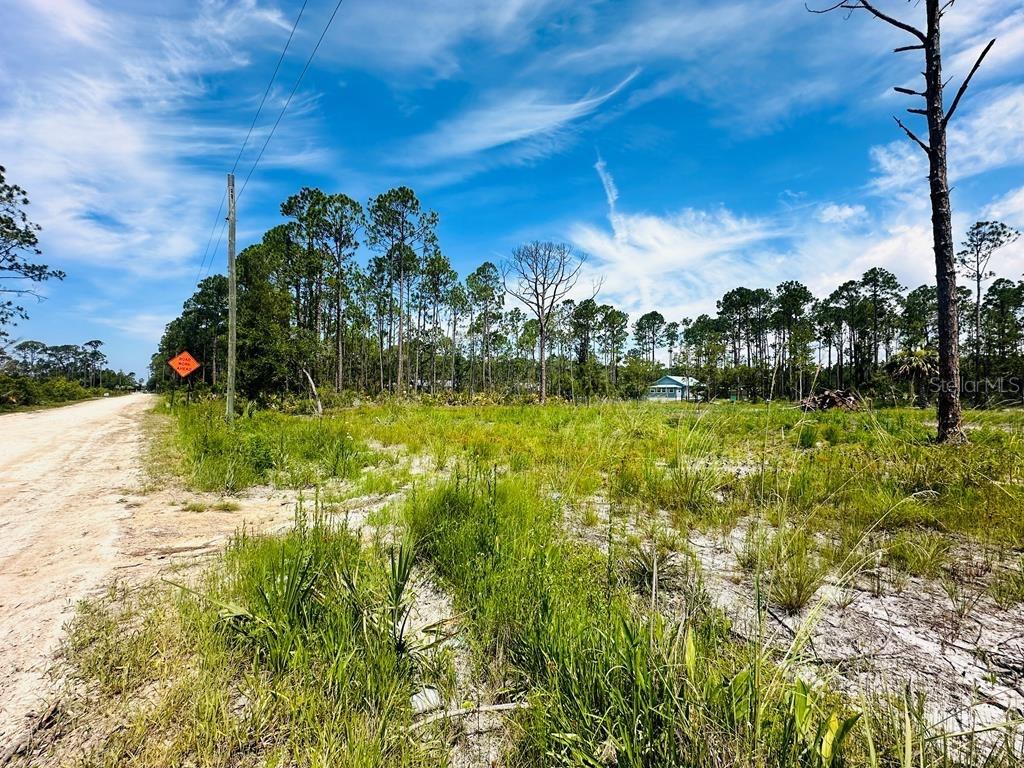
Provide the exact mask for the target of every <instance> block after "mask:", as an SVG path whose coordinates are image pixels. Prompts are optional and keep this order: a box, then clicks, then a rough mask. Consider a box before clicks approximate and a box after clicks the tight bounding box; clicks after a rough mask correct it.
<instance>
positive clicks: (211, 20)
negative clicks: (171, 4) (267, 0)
mask: <svg viewBox="0 0 1024 768" xmlns="http://www.w3.org/2000/svg"><path fill="white" fill-rule="evenodd" d="M20 1H21V2H22V3H24V4H25V5H24V9H25V11H26V14H25V15H26V18H29V19H34V22H33V23H30V24H28V25H26V26H25V27H24V28H23V29H22V35H21V39H19V40H14V39H12V40H11V41H10V42H11V43H12V45H11V46H10V47H6V51H7V53H6V54H0V61H2V63H3V65H4V66H3V69H2V70H0V90H2V91H3V92H4V93H5V94H6V95H4V96H0V156H2V157H4V158H5V164H6V165H7V166H8V170H9V172H10V175H11V178H14V179H17V181H18V183H20V184H21V185H22V186H24V187H26V188H27V189H28V190H29V191H30V193H31V195H32V199H33V206H32V216H33V218H34V219H35V220H36V221H38V222H39V223H40V224H41V225H42V226H43V233H42V239H43V246H44V250H45V252H46V255H47V258H48V259H50V260H51V261H56V262H58V263H60V264H62V265H74V264H79V265H87V266H90V267H97V268H100V269H103V270H107V271H108V273H109V272H113V273H115V274H107V275H105V277H104V279H103V281H102V283H103V284H106V283H107V282H108V281H111V280H114V281H116V280H118V279H119V278H118V276H117V275H118V274H122V275H123V274H131V275H135V276H142V277H146V278H150V279H157V278H167V277H174V276H176V275H185V274H188V273H189V272H190V271H192V270H194V268H195V266H196V262H197V261H198V254H199V253H200V252H201V251H202V248H203V245H204V243H205V238H206V235H207V231H208V230H207V228H208V227H209V221H210V219H211V218H212V216H213V212H214V210H215V209H216V205H217V200H218V199H219V197H220V190H221V187H222V186H223V181H222V171H220V170H219V169H218V170H217V171H215V172H214V171H211V170H210V165H209V164H210V160H211V158H214V157H221V158H223V161H222V162H224V163H225V165H227V164H229V163H230V160H231V159H233V157H231V153H232V151H233V149H234V148H237V146H238V145H239V144H240V142H241V133H240V131H241V130H243V129H242V126H241V124H242V122H243V121H239V120H234V119H231V120H229V118H228V117H227V116H221V115H220V114H218V112H217V111H216V110H215V109H214V110H211V107H212V106H216V105H217V103H218V100H217V99H211V96H212V94H210V93H209V91H208V88H207V84H206V82H205V80H204V78H205V77H206V76H208V75H210V74H213V73H218V72H222V71H225V70H228V69H231V68H234V67H238V66H241V65H243V64H244V63H246V57H245V56H244V55H236V56H235V57H234V58H232V57H227V56H225V55H224V53H225V51H226V50H228V49H229V48H231V49H234V50H236V51H245V50H247V49H249V48H251V47H252V46H260V45H261V44H262V41H263V40H264V39H266V38H267V36H268V35H273V34H275V33H276V34H277V35H280V34H281V28H282V24H283V20H282V18H281V16H280V13H279V12H278V11H277V10H276V9H273V8H270V7H268V6H266V5H264V4H263V3H258V2H256V1H255V0H244V1H243V2H240V3H231V4H227V3H224V2H219V1H218V2H214V1H213V0H207V1H206V2H204V3H203V4H202V5H201V7H200V9H199V13H198V15H195V16H192V17H187V16H186V17H185V18H184V19H179V20H177V21H176V23H174V25H173V27H171V26H169V25H170V24H171V21H170V20H169V18H168V17H161V18H159V19H157V20H154V19H151V18H150V17H149V16H148V15H147V14H145V13H142V14H130V13H128V12H123V13H118V12H113V11H101V10H100V9H99V7H98V6H95V5H92V4H90V3H87V2H85V0H69V2H67V3H65V2H63V1H62V2H60V3H56V2H52V0H20ZM114 29H117V30H118V34H117V36H116V37H113V36H112V32H111V30H114ZM54 31H56V32H57V33H58V34H61V35H63V36H64V37H66V38H67V39H68V42H67V43H66V44H65V45H63V46H61V48H60V49H59V50H58V51H56V52H55V55H54V56H53V57H52V58H51V59H41V58H40V57H38V56H35V55H32V53H31V52H32V51H34V50H36V49H37V46H40V45H43V44H44V41H45V40H46V39H47V38H48V36H49V35H50V34H51V33H52V32H54ZM0 47H5V46H2V45H0ZM200 100H201V101H202V106H203V109H202V110H199V111H196V107H197V105H198V104H199V102H200ZM228 103H230V102H226V101H223V100H221V104H228ZM293 106H294V107H295V109H294V110H293V111H292V112H291V113H290V115H289V117H290V126H295V125H296V122H297V121H298V122H299V123H300V124H301V121H302V119H303V117H304V115H305V114H307V112H306V110H305V109H304V106H305V105H304V104H303V100H302V99H298V100H296V102H295V103H294V104H293ZM310 111H311V110H310ZM247 112H248V110H247ZM264 130H265V129H264ZM288 131H289V128H288V127H286V128H284V129H283V130H282V136H283V137H284V136H287V135H288V134H287V132H288ZM257 139H259V133H257ZM284 147H288V149H287V150H286V151H285V152H282V151H281V149H283V148H284ZM275 149H276V150H277V151H271V152H268V154H267V156H266V158H265V162H264V164H265V165H266V166H267V167H273V166H274V165H275V164H281V163H286V164H288V165H289V166H290V167H291V166H298V167H302V166H303V165H307V166H313V165H315V164H321V163H323V162H324V160H325V158H326V155H325V153H324V152H322V151H319V150H317V149H315V148H312V147H310V146H309V145H308V142H305V141H301V140H297V141H295V142H294V143H293V144H292V145H291V146H289V145H288V144H278V145H276V147H275Z"/></svg>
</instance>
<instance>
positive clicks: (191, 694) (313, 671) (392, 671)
mask: <svg viewBox="0 0 1024 768" xmlns="http://www.w3.org/2000/svg"><path fill="white" fill-rule="evenodd" d="M411 564H412V551H411V549H409V548H408V547H404V548H399V549H398V550H397V551H393V550H387V549H378V548H365V547H360V545H359V544H358V542H357V541H356V539H355V538H354V537H353V536H352V535H351V534H349V533H348V532H347V531H346V530H344V529H342V528H338V527H336V526H332V525H329V524H327V523H326V522H325V521H324V520H323V519H322V518H321V517H319V516H318V517H317V519H315V520H313V521H310V522H306V521H305V520H303V519H302V518H301V517H300V519H299V524H298V526H297V527H296V529H295V530H294V531H292V532H290V533H288V534H286V535H284V536H281V537H254V536H250V535H240V536H239V537H237V538H236V539H235V540H234V541H233V542H232V544H231V545H230V547H229V548H228V550H227V551H226V553H225V555H224V557H223V560H222V562H221V563H220V564H219V565H218V566H217V567H215V568H214V569H213V570H211V571H210V572H208V573H207V574H206V576H205V577H204V578H203V579H202V580H201V582H200V583H199V584H197V585H195V586H194V587H186V586H184V585H181V586H178V585H169V584H162V585H154V586H150V587H148V588H146V589H144V590H141V591H140V590H123V589H115V590H112V592H111V593H110V594H109V595H107V596H106V597H105V598H103V599H100V600H96V601H92V602H88V603H85V604H84V605H83V606H82V607H81V608H80V609H79V611H78V614H77V617H76V619H75V621H74V622H73V624H72V625H71V627H70V631H69V636H68V641H67V644H66V648H65V657H66V663H67V665H68V668H69V670H70V675H71V678H72V679H73V680H78V681H81V682H83V683H85V684H86V685H87V690H88V691H89V699H88V701H87V702H85V703H86V704H87V705H88V706H90V707H92V708H100V709H106V710H107V711H108V712H109V713H112V714H113V715H114V716H115V717H116V719H117V720H118V721H119V722H120V725H119V727H117V728H115V729H113V730H112V731H110V732H109V733H108V734H106V736H105V737H104V738H103V739H102V741H101V742H100V743H97V744H94V745H92V748H91V749H90V751H89V753H88V754H87V755H86V756H85V757H84V758H82V760H81V761H80V762H79V763H77V764H81V765H121V764H131V765H152V766H158V765H315V766H352V767H353V768H356V767H357V766H359V767H362V766H434V765H438V764H439V763H438V754H439V749H440V747H439V744H438V743H437V741H436V740H434V739H431V738H425V739H413V738H409V737H408V736H407V735H406V733H405V728H406V727H407V726H408V724H409V723H410V721H411V717H412V712H411V709H410V696H411V695H412V693H413V692H414V691H415V690H417V688H418V687H419V686H421V685H423V684H425V683H429V684H435V679H434V678H435V676H436V675H438V674H441V673H442V672H444V673H445V674H448V672H449V671H450V670H449V669H448V667H446V666H445V665H444V663H443V659H442V660H439V659H438V658H437V656H436V654H432V653H429V652H428V651H426V650H424V649H422V648H418V647H416V646H415V645H414V644H413V642H412V640H411V639H410V637H409V635H408V633H407V632H406V627H405V624H404V617H405V616H406V612H407V611H408V606H409V601H408V594H407V592H406V590H407V586H408V582H409V576H410V572H409V567H410V566H411Z"/></svg>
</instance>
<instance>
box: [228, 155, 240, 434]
mask: <svg viewBox="0 0 1024 768" xmlns="http://www.w3.org/2000/svg"><path fill="white" fill-rule="evenodd" d="M236 305H237V286H236V283H235V174H233V173H229V174H228V388H227V397H226V398H225V399H226V400H227V417H228V424H233V423H234V421H235V343H236V330H237V326H238V318H237V311H238V310H237V306H236Z"/></svg>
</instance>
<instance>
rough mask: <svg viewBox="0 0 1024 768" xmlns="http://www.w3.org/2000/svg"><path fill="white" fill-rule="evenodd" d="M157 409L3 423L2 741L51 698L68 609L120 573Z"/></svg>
mask: <svg viewBox="0 0 1024 768" xmlns="http://www.w3.org/2000/svg"><path fill="white" fill-rule="evenodd" d="M151 407H152V398H151V397H150V396H147V395H128V396H125V397H111V398H106V399H103V400H93V401H89V402H87V403H80V404H78V405H72V406H67V407H64V408H54V409H51V410H45V411H38V412H34V413H17V414H9V415H5V416H0V669H2V670H4V674H3V675H2V676H0V741H4V740H6V739H7V738H10V736H11V734H12V733H13V732H14V731H16V730H18V729H20V728H21V727H22V722H21V721H23V720H24V718H25V714H26V713H27V712H28V711H29V710H31V709H32V708H33V707H34V706H36V705H38V704H39V702H40V698H41V697H44V696H45V695H46V693H47V692H48V691H47V687H46V685H45V680H44V677H43V675H44V673H45V671H46V666H47V664H48V659H49V657H50V655H51V654H52V652H53V650H54V648H55V647H56V645H57V643H58V641H59V639H60V633H61V626H62V625H63V623H64V621H65V620H66V618H67V615H68V609H69V608H70V607H71V606H72V605H73V604H74V602H75V601H76V600H78V599H80V598H82V597H84V596H85V595H86V594H87V593H88V592H89V591H90V590H91V589H93V588H94V587H96V586H97V585H98V584H99V582H100V581H101V580H102V579H104V578H105V577H106V576H107V575H108V574H109V572H110V569H111V568H112V567H113V565H114V562H115V558H116V555H117V547H116V545H117V540H118V537H119V534H120V527H121V521H122V520H123V519H124V518H125V517H126V515H128V514H129V511H128V510H126V509H125V508H124V505H123V504H119V503H118V499H120V498H121V497H122V496H123V494H124V492H125V490H126V488H128V487H133V486H135V485H137V484H138V481H139V472H140V464H139V461H138V456H139V453H140V448H141V446H142V440H143V436H142V430H141V427H140V421H141V415H142V413H143V412H144V411H145V410H146V409H147V408H151Z"/></svg>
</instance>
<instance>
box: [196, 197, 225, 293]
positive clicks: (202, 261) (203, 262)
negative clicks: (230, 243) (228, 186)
mask: <svg viewBox="0 0 1024 768" xmlns="http://www.w3.org/2000/svg"><path fill="white" fill-rule="evenodd" d="M227 196H228V193H227V192H225V193H224V194H223V195H222V196H221V198H220V205H218V206H217V213H216V214H215V215H214V217H213V224H211V225H210V236H209V237H208V238H207V239H206V248H205V249H204V250H203V258H202V259H200V260H199V269H197V270H196V279H195V281H194V282H196V283H198V282H199V276H200V274H202V271H203V267H204V266H206V257H207V255H208V254H209V253H210V244H211V243H213V233H214V232H216V231H217V221H218V220H219V219H220V212H221V211H223V210H224V201H225V200H226V199H227ZM217 245H220V239H219V238H218V239H217ZM213 252H214V253H216V252H217V249H216V248H214V249H213ZM210 264H211V266H212V264H213V260H212V259H211V260H210ZM207 271H209V270H207ZM203 276H204V277H205V275H203Z"/></svg>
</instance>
